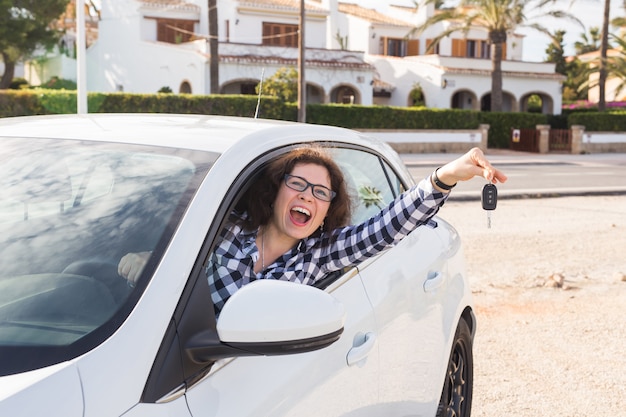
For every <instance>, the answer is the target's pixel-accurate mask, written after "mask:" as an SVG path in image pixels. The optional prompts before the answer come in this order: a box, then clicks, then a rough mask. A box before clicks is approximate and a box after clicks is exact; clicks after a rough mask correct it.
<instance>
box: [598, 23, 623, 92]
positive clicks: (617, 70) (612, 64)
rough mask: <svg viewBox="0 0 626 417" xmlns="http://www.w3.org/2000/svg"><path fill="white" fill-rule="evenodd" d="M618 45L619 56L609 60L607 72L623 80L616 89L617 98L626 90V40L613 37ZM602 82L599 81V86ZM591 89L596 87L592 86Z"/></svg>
mask: <svg viewBox="0 0 626 417" xmlns="http://www.w3.org/2000/svg"><path fill="white" fill-rule="evenodd" d="M611 37H612V38H613V40H614V41H615V43H616V44H617V46H618V48H616V49H617V54H616V55H614V56H611V57H608V58H607V61H606V72H607V75H610V76H611V77H614V78H617V79H619V80H621V83H620V84H619V85H618V86H617V87H616V88H615V96H619V95H620V94H621V93H622V91H624V89H626V38H620V37H618V36H615V35H611ZM599 83H600V81H599V80H598V85H599ZM590 86H591V87H593V86H594V85H593V84H591V85H590Z"/></svg>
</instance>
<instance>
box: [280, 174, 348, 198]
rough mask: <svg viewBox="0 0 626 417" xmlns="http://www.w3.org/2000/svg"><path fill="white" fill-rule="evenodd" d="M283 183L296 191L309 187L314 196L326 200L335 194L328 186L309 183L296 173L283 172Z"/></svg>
mask: <svg viewBox="0 0 626 417" xmlns="http://www.w3.org/2000/svg"><path fill="white" fill-rule="evenodd" d="M285 185H286V186H287V187H289V188H291V189H292V190H296V191H305V190H306V189H307V188H309V187H311V190H312V192H313V196H314V197H315V198H317V199H318V200H322V201H327V202H330V201H331V200H332V199H333V198H335V196H336V195H337V193H336V192H334V191H333V190H331V189H330V188H328V187H325V186H323V185H319V184H311V183H310V182H308V181H307V180H305V179H304V178H302V177H298V176H296V175H289V174H285Z"/></svg>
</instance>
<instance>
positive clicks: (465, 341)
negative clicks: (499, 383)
mask: <svg viewBox="0 0 626 417" xmlns="http://www.w3.org/2000/svg"><path fill="white" fill-rule="evenodd" d="M473 385H474V356H473V354H472V334H471V332H470V329H469V326H468V324H467V322H466V321H465V319H463V318H461V320H460V321H459V325H458V326H457V328H456V333H455V334H454V341H453V343H452V350H451V352H450V359H449V360H448V369H447V371H446V378H445V381H444V384H443V390H442V391H441V399H440V400H439V406H438V407H437V417H470V414H471V412H472V387H473Z"/></svg>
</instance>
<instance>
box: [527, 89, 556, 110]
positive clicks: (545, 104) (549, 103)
mask: <svg viewBox="0 0 626 417" xmlns="http://www.w3.org/2000/svg"><path fill="white" fill-rule="evenodd" d="M520 111H524V112H531V113H542V114H554V102H553V100H552V97H550V96H549V95H547V94H545V93H541V92H531V93H528V94H525V95H523V96H522V98H521V99H520Z"/></svg>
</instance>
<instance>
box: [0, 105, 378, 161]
mask: <svg viewBox="0 0 626 417" xmlns="http://www.w3.org/2000/svg"><path fill="white" fill-rule="evenodd" d="M0 136H5V137H7V136H15V137H36V138H55V139H76V140H95V141H109V142H125V143H135V144H145V145H158V146H167V147H176V148H185V149H195V150H205V151H213V152H218V153H224V152H225V151H226V150H228V149H229V148H232V147H239V146H236V145H237V144H238V143H240V142H242V141H243V142H255V141H261V142H262V143H264V144H266V145H268V144H269V143H272V142H285V141H284V140H281V138H283V139H284V138H291V139H288V140H287V143H288V142H293V143H296V142H298V141H300V142H308V141H311V140H322V141H339V142H347V143H354V144H363V145H366V146H370V147H371V146H374V147H377V146H378V145H379V143H376V142H377V141H376V140H372V139H371V138H365V137H364V136H363V135H361V134H359V133H357V132H355V131H352V130H348V129H342V128H338V127H330V126H322V125H312V124H304V123H296V122H285V121H279V120H268V119H253V118H244V117H231V116H207V115H187V114H186V115H182V114H155V113H151V114H141V113H109V114H101V113H93V114H85V115H76V114H70V115H49V116H22V117H8V118H3V119H0ZM251 138H254V139H251ZM253 144H254V143H248V145H253ZM281 144H284V143H281ZM253 147H255V148H256V146H253Z"/></svg>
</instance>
